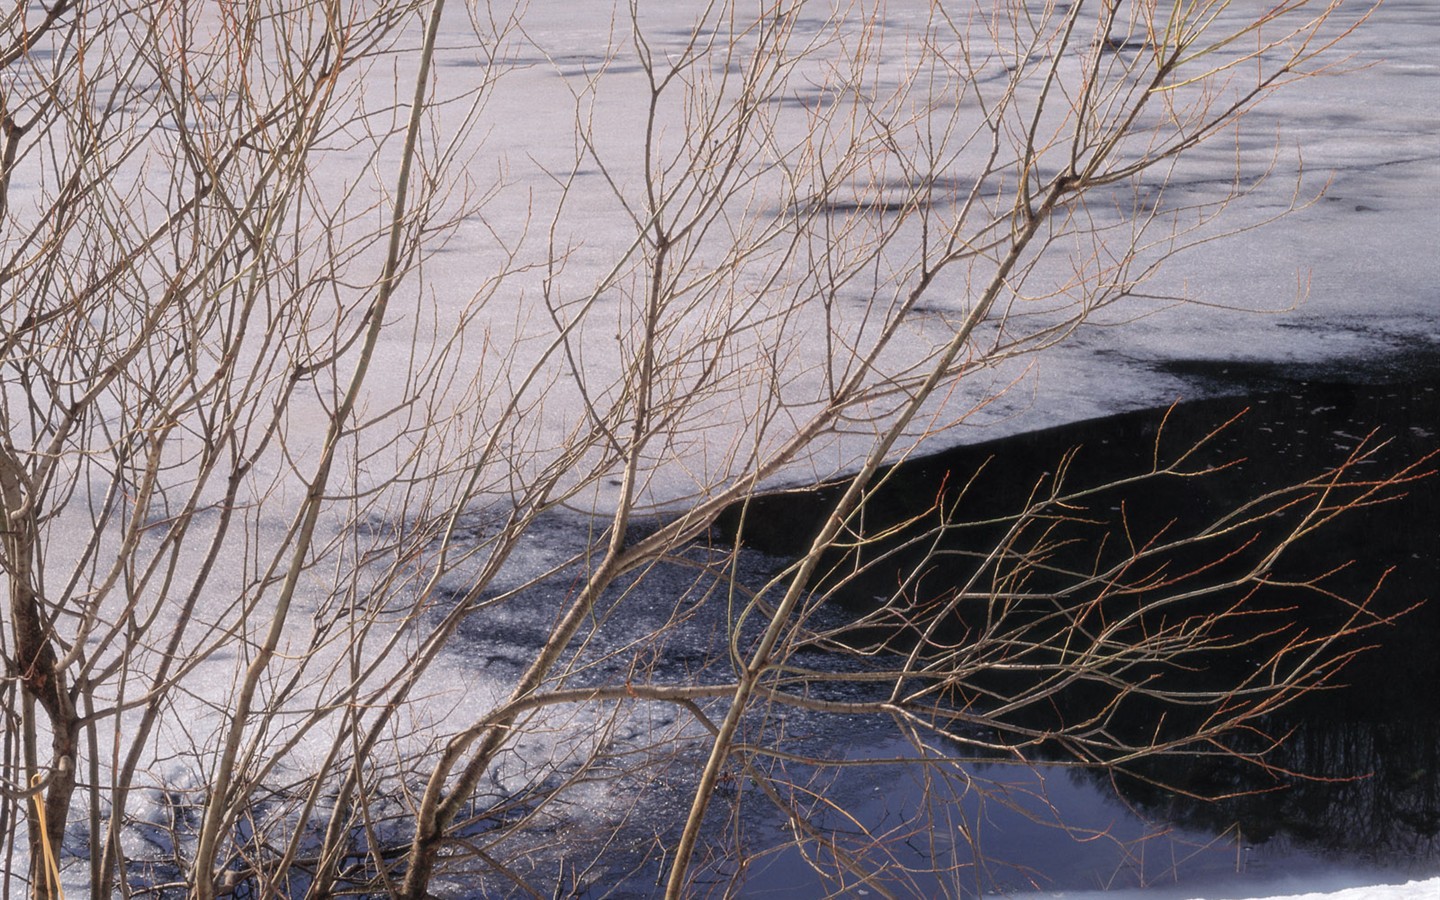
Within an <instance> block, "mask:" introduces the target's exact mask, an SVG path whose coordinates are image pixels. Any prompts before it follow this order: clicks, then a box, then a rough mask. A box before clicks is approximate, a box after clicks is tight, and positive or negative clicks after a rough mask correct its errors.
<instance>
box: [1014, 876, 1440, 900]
mask: <svg viewBox="0 0 1440 900" xmlns="http://www.w3.org/2000/svg"><path fill="white" fill-rule="evenodd" d="M1336 880H1342V879H1336ZM1269 887H1273V888H1274V889H1275V890H1279V891H1286V892H1291V893H1274V894H1272V893H1268V892H1267V893H1264V894H1246V895H1245V897H1247V898H1253V900H1434V898H1435V897H1437V896H1440V878H1430V879H1425V880H1420V881H1407V882H1404V883H1399V884H1366V885H1360V886H1355V887H1336V886H1334V885H1333V883H1332V882H1331V880H1330V879H1324V880H1321V881H1318V882H1317V883H1311V884H1282V885H1272V886H1269ZM1267 891H1268V888H1267ZM1029 896H1031V897H1033V898H1034V900H1042V898H1043V900H1228V898H1230V897H1233V896H1235V895H1232V894H1225V893H1207V894H1205V895H1203V897H1202V896H1201V895H1197V894H1195V893H1193V892H1190V891H1186V890H1181V889H1175V888H1153V889H1150V890H1144V891H1100V892H1093V891H1082V892H1073V891H1067V892H1061V893H1045V894H1033V895H1029Z"/></svg>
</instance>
